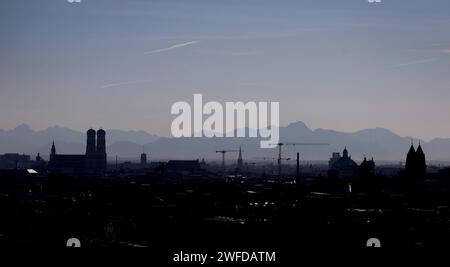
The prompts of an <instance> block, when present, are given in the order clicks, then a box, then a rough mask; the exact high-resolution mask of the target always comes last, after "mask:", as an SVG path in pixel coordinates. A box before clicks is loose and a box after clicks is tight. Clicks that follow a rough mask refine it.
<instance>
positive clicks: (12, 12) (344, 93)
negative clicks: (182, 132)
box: [0, 0, 450, 139]
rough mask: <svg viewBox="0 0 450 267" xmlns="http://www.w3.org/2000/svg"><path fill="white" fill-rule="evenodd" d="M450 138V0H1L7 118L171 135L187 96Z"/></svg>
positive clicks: (335, 125) (1, 108)
mask: <svg viewBox="0 0 450 267" xmlns="http://www.w3.org/2000/svg"><path fill="white" fill-rule="evenodd" d="M193 93H202V94H203V96H204V99H205V101H208V100H216V101H220V102H223V101H237V100H240V101H261V100H264V101H279V102H280V108H281V117H280V120H281V123H282V125H286V124H288V123H290V122H294V121H299V120H301V121H304V122H305V123H307V125H308V126H310V127H311V128H318V127H320V128H331V129H336V130H341V131H354V130H359V129H363V128H373V127H385V128H388V129H391V130H393V131H395V132H397V133H398V134H400V135H404V136H415V137H420V138H424V139H430V138H432V137H450V120H449V119H448V118H449V116H450V104H449V102H450V1H448V0H432V1H426V0H383V2H382V3H380V4H370V3H368V1H367V0H348V1H346V0H340V1H337V0H324V1H321V0H307V1H301V0H292V1H281V0H280V1H274V0H271V1H269V0H253V1H250V0H248V1H247V0H222V1H219V0H189V1H186V0H179V1H171V0H157V1H153V0H128V1H127V0H82V2H81V3H79V4H75V3H72V4H70V3H68V2H67V0H48V1H46V0H33V1H32V0H1V1H0V128H1V129H10V128H14V127H15V126H17V125H18V124H20V123H27V124H29V125H31V126H32V127H33V128H36V129H43V128H46V127H48V126H52V125H62V126H67V127H71V128H74V129H78V130H85V129H87V128H88V127H97V128H98V127H100V126H101V127H104V128H115V129H133V130H140V129H142V130H147V131H149V132H152V133H155V134H159V135H169V133H170V124H171V122H172V119H173V118H174V117H173V116H172V115H171V114H170V107H171V105H172V104H173V103H174V102H176V101H180V100H181V101H189V102H192V101H193V97H192V94H193Z"/></svg>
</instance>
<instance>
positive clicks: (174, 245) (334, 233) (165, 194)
mask: <svg viewBox="0 0 450 267" xmlns="http://www.w3.org/2000/svg"><path fill="white" fill-rule="evenodd" d="M1 183H2V184H1V187H0V211H1V214H0V245H2V246H7V247H65V246H66V245H67V240H68V239H70V238H76V239H78V240H79V241H80V243H81V246H82V247H150V248H155V249H158V250H163V251H167V253H169V254H171V253H174V252H176V251H181V250H184V251H190V250H191V251H192V250H193V251H199V250H202V249H204V250H211V248H212V249H214V250H218V249H220V250H232V251H236V250H245V251H249V250H253V251H255V250H256V251H274V250H277V249H280V248H284V247H290V248H292V247H296V246H298V247H303V246H308V247H316V246H317V247H330V248H332V247H340V248H342V247H348V248H364V247H366V245H367V241H368V239H369V238H377V239H378V240H380V242H381V245H382V246H383V247H392V248H398V247H441V248H442V247H450V244H449V243H448V241H447V240H449V238H450V208H449V206H450V203H449V202H450V198H449V194H448V193H447V192H446V191H439V192H433V191H430V190H415V191H414V192H410V191H405V190H398V189H396V186H395V184H394V183H393V182H388V181H385V182H384V183H382V184H381V185H380V184H379V185H377V186H378V187H377V188H378V190H376V191H373V190H372V191H370V192H368V191H364V190H361V191H360V192H352V193H350V192H348V190H347V183H346V182H330V181H326V180H323V181H320V182H317V181H309V182H307V181H301V182H299V183H298V185H296V184H295V183H293V182H292V181H290V180H289V179H285V180H283V179H275V178H273V179H270V178H267V179H234V180H230V181H228V182H224V181H223V179H219V178H217V179H201V178H198V179H189V180H182V181H180V180H170V179H169V180H163V179H155V178H151V179H150V178H142V179H119V178H114V179H113V178H92V177H85V178H69V177H41V178H38V179H36V178H34V179H28V178H24V179H19V180H18V179H9V180H8V179H3V180H2V182H1ZM170 256H171V255H168V257H170Z"/></svg>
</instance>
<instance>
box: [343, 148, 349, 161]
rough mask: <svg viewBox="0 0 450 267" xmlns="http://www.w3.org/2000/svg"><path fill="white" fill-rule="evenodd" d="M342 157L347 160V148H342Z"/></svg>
mask: <svg viewBox="0 0 450 267" xmlns="http://www.w3.org/2000/svg"><path fill="white" fill-rule="evenodd" d="M342 156H343V157H344V158H348V150H347V147H345V148H344V151H343V152H342Z"/></svg>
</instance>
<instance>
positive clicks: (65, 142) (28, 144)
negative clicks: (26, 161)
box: [0, 122, 450, 162]
mask: <svg viewBox="0 0 450 267" xmlns="http://www.w3.org/2000/svg"><path fill="white" fill-rule="evenodd" d="M106 132H107V146H108V147H107V152H108V156H109V157H110V158H112V157H115V156H116V155H117V156H119V157H122V158H136V159H137V158H138V157H139V155H140V153H142V151H145V152H146V153H148V154H149V158H150V160H164V159H171V158H172V159H195V158H206V159H218V158H219V157H220V155H218V154H217V153H216V152H215V151H216V150H221V149H238V148H239V146H241V147H242V149H243V155H244V161H247V162H249V161H255V160H256V158H257V157H259V158H260V157H277V149H276V148H274V149H260V148H259V142H260V139H258V138H206V137H200V138H178V139H177V138H166V137H158V136H156V135H153V134H150V133H147V132H145V131H121V130H106ZM52 140H55V143H56V149H57V152H58V153H67V154H79V153H84V152H85V142H86V135H85V133H84V132H80V131H76V130H72V129H69V128H65V127H61V126H52V127H49V128H47V129H45V130H41V131H34V130H32V129H31V128H30V127H29V126H28V125H26V124H21V125H19V126H18V127H16V128H14V129H12V130H0V153H9V152H18V153H25V154H31V155H36V154H37V153H38V152H39V153H41V154H42V155H48V153H49V149H50V146H51V142H52ZM280 140H281V141H283V142H325V143H329V146H320V147H319V146H301V147H291V146H285V147H283V156H285V157H292V158H293V157H294V156H295V153H296V152H297V151H298V152H300V155H301V158H302V159H304V160H323V161H325V160H327V159H328V158H329V157H330V155H331V153H332V152H341V151H342V150H343V149H344V147H347V148H348V150H349V152H350V154H351V155H352V157H353V158H354V159H355V160H361V159H363V158H364V156H367V157H369V158H371V157H374V159H375V160H376V161H377V160H379V161H397V162H398V161H402V160H403V161H404V159H405V157H406V152H407V151H408V149H409V146H410V144H411V138H410V137H401V136H399V135H397V134H395V133H394V132H392V131H390V130H388V129H384V128H373V129H364V130H360V131H357V132H353V133H345V132H339V131H335V130H329V129H321V128H319V129H316V130H311V129H309V128H308V127H307V126H306V124H305V123H303V122H296V123H291V124H289V125H288V126H286V127H280ZM415 140H417V139H415ZM421 143H422V147H423V149H424V151H425V153H426V155H427V159H428V160H435V161H450V138H436V139H433V140H431V141H430V142H425V141H421ZM416 145H417V141H416ZM234 158H237V155H233V154H227V159H228V160H233V159H234Z"/></svg>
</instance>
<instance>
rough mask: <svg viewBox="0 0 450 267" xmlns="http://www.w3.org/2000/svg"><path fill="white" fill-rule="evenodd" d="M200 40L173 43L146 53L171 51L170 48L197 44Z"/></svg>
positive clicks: (145, 53)
mask: <svg viewBox="0 0 450 267" xmlns="http://www.w3.org/2000/svg"><path fill="white" fill-rule="evenodd" d="M199 42H200V40H197V41H190V42H187V43H181V44H176V45H172V46H170V47H166V48H161V49H156V50H151V51H147V52H144V55H150V54H157V53H161V52H166V51H169V50H173V49H177V48H181V47H185V46H189V45H193V44H196V43H199Z"/></svg>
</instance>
